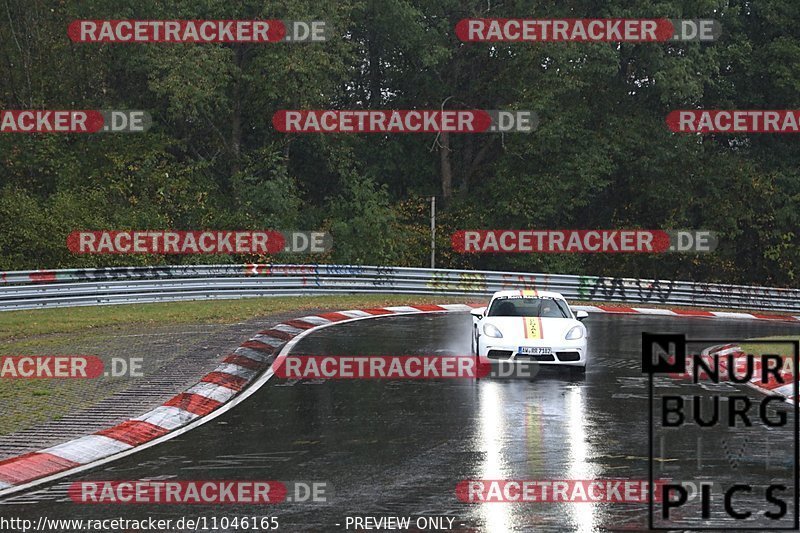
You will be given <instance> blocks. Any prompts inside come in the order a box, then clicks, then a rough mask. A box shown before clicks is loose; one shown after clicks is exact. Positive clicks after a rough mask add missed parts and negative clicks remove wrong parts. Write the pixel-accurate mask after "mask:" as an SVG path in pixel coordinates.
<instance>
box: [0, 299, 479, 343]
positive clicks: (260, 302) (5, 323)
mask: <svg viewBox="0 0 800 533" xmlns="http://www.w3.org/2000/svg"><path fill="white" fill-rule="evenodd" d="M468 300H472V301H474V300H475V298H471V299H468ZM451 301H452V302H458V301H467V300H465V299H463V298H454V297H442V296H414V295H371V294H366V295H341V296H340V295H331V296H308V297H277V298H248V299H243V300H211V301H209V300H205V301H193V302H168V303H153V304H132V305H110V306H101V307H97V306H92V307H71V308H57V309H56V308H54V309H37V310H32V311H7V312H3V313H0V349H3V350H5V349H6V348H7V347H8V346H7V344H8V343H10V342H14V341H20V340H22V339H25V338H28V337H34V336H41V335H52V334H61V333H70V334H75V333H80V332H91V331H92V330H93V329H96V328H108V327H112V328H113V327H114V326H125V327H127V326H130V325H142V326H147V325H148V324H150V325H165V324H175V325H178V324H193V323H220V324H222V323H233V322H237V321H241V320H247V319H249V318H253V317H257V316H262V315H266V314H272V313H283V312H288V311H295V310H298V311H302V310H304V309H320V308H324V309H333V310H339V309H342V310H344V309H353V308H359V307H380V306H386V305H403V304H409V303H447V302H451Z"/></svg>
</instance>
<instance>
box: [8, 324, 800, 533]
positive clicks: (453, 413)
mask: <svg viewBox="0 0 800 533" xmlns="http://www.w3.org/2000/svg"><path fill="white" fill-rule="evenodd" d="M586 323H587V325H588V328H589V332H590V339H589V347H590V350H591V352H590V354H591V355H590V357H591V358H590V366H589V370H588V371H587V374H586V376H585V378H575V377H571V376H570V375H569V373H567V372H564V371H561V370H559V369H544V370H542V371H541V372H540V373H539V374H538V375H537V376H536V377H535V378H533V379H529V380H513V381H511V380H506V381H498V380H490V379H482V380H479V381H474V380H443V381H427V382H422V381H352V380H349V381H336V382H322V381H319V382H287V381H285V380H279V379H277V378H273V379H272V380H270V381H269V382H268V383H267V384H266V385H264V387H263V388H262V389H261V390H259V391H258V392H257V393H256V394H255V395H254V396H252V397H251V398H249V399H248V400H247V401H246V402H244V403H243V404H242V405H240V406H238V407H236V408H235V409H233V410H232V411H230V412H228V413H226V414H225V415H223V416H221V417H219V418H217V419H216V420H213V421H211V422H209V423H208V424H206V425H203V426H201V427H200V428H198V429H196V430H194V431H191V432H189V433H188V434H185V435H183V436H181V437H178V438H176V439H173V440H172V441H170V442H167V443H164V444H162V445H159V446H156V447H154V448H151V449H148V450H144V451H142V452H140V453H137V454H134V455H133V456H130V457H127V458H124V459H121V460H120V461H118V462H114V463H111V464H108V465H105V466H102V467H99V468H97V469H95V470H93V471H90V472H88V473H84V474H81V475H78V476H76V477H74V478H68V479H66V480H63V481H61V482H59V483H58V484H56V485H54V486H52V487H49V488H47V489H44V490H42V489H39V490H37V491H34V492H32V493H28V494H24V495H21V496H17V497H14V498H13V499H11V500H10V501H6V502H4V504H3V505H0V516H6V517H23V518H31V519H34V520H36V519H37V518H38V517H39V516H40V515H46V516H48V517H50V518H90V517H97V518H103V517H118V516H121V517H126V518H138V519H141V518H146V517H148V516H152V517H154V518H173V519H176V518H180V517H181V516H189V517H196V516H206V517H211V516H216V517H222V516H228V517H233V516H237V515H238V516H245V515H246V516H277V517H278V518H279V521H280V525H281V527H280V530H282V531H343V530H344V524H345V518H346V517H347V516H355V515H371V516H389V515H395V516H412V517H416V516H419V515H431V516H447V517H451V518H454V519H455V521H454V524H453V525H454V528H455V529H456V530H461V531H516V530H519V531H531V530H536V531H542V530H552V531H569V530H574V531H594V530H603V529H612V528H613V529H625V530H639V529H643V528H645V527H646V524H647V507H646V505H640V504H622V503H615V504H592V503H580V504H560V503H538V504H523V503H509V504H506V503H492V504H467V503H462V502H460V501H458V499H457V498H456V496H455V487H456V484H457V483H458V481H460V480H462V479H564V478H566V479H592V478H633V479H647V472H648V460H647V453H648V436H647V435H648V433H647V422H648V411H647V409H648V402H647V388H646V386H647V379H646V376H645V375H643V374H642V373H641V353H640V344H641V333H642V331H651V332H683V333H686V334H687V335H688V336H689V337H690V338H691V337H694V338H747V337H755V336H765V335H779V334H794V335H795V336H796V335H798V331H800V328H798V327H797V326H793V325H791V324H786V323H768V322H764V321H759V322H755V321H722V320H706V319H675V318H660V317H652V316H650V317H646V316H638V317H634V316H624V315H623V316H613V315H592V316H591V317H590V318H589V319H588V320H587V322H586ZM470 324H471V318H470V317H469V315H466V314H432V315H421V316H420V315H418V316H406V317H402V316H401V317H392V318H379V319H372V320H364V321H358V322H354V323H349V324H342V325H339V326H334V327H330V328H326V329H323V330H321V331H319V332H317V333H314V334H312V335H310V336H308V337H306V338H305V339H303V340H302V341H301V342H300V344H298V346H297V348H296V350H295V352H294V353H299V354H341V355H353V354H395V355H400V354H404V355H405V354H431V353H436V354H459V355H460V354H467V353H469V347H470V346H469V343H470V339H469V332H470ZM657 384H659V388H658V389H657V390H658V391H661V392H663V391H665V390H671V391H673V392H675V391H682V392H683V393H685V394H694V393H696V392H697V391H698V389H697V387H696V386H694V385H689V384H686V383H684V382H678V381H673V380H669V379H666V378H660V379H657ZM687 387H690V388H687ZM737 391H738V392H740V393H741V392H743V393H745V394H747V395H748V396H749V397H751V398H753V399H760V398H761V396H760V395H759V394H758V393H755V392H748V391H747V389H744V388H733V387H730V386H727V388H726V389H725V391H724V392H725V393H731V392H737ZM793 423H794V418H793V417H792V416H791V413H790V416H789V424H790V425H789V426H787V427H785V428H777V429H776V430H773V431H769V432H767V431H766V430H765V429H764V428H762V427H759V428H755V430H753V429H752V428H751V429H750V430H748V433H747V434H744V433H736V434H734V435H728V436H727V437H726V439H725V442H724V443H723V444H722V448H721V447H720V446H719V443H718V444H717V445H716V446H710V447H709V446H708V445H707V444H706V445H705V447H704V448H703V449H702V459H703V460H702V465H703V466H702V468H703V470H702V472H701V474H702V475H703V476H706V478H707V479H715V480H718V481H720V482H722V483H723V484H725V483H731V482H733V481H734V480H740V479H742V478H746V479H747V480H748V481H750V482H752V483H754V484H757V483H759V482H761V483H766V482H768V481H770V480H776V479H788V481H789V482H791V472H792V468H793V461H792V456H791V454H792V450H793V448H792V436H793V435H792V429H791V428H792V426H791V424H793ZM696 436H697V435H696V434H695V433H693V432H691V431H684V430H681V431H679V432H675V431H673V432H672V433H671V434H669V435H667V438H666V440H665V441H664V442H665V444H664V445H665V447H666V449H665V450H666V451H665V453H664V456H665V458H666V460H665V461H660V462H658V466H657V467H656V468H657V470H656V477H659V476H660V475H661V476H663V477H673V478H682V479H689V478H694V477H696V476H695V474H696V472H695V470H693V469H694V468H697V464H696V463H697V461H696V457H697V450H698V444H697V438H696ZM737 438H738V439H739V440H736V439H737ZM657 441H658V442H659V443H660V442H661V441H660V439H658V437H657ZM704 442H707V441H704ZM723 448H724V450H725V453H723V452H722V451H721V450H722V449H723ZM767 449H769V450H771V451H770V452H769V453H770V459H769V464H768V466H767V467H765V464H767V463H766V457H765V456H766V454H767V451H766V450H767ZM660 465H665V466H664V468H667V470H660V468H659V467H660ZM669 468H672V469H673V470H669ZM676 468H684V470H675V469H676ZM689 474H691V475H689ZM145 478H148V479H153V478H155V479H181V480H200V479H216V480H235V479H254V480H255V479H258V480H264V479H274V480H282V481H291V480H324V481H328V482H330V483H331V484H332V485H333V488H334V496H333V498H332V499H331V501H329V502H328V503H316V504H311V503H303V504H301V503H281V504H278V505H274V506H259V507H252V506H250V507H248V506H231V505H227V506H217V507H214V508H210V507H206V506H197V505H192V506H174V505H162V506H145V505H76V504H73V503H71V502H69V500H68V498H66V496H65V493H66V487H67V486H69V484H70V483H72V482H73V481H76V480H136V479H145ZM790 490H791V489H790ZM784 496H786V497H787V498H788V500H789V509H788V510H789V513H790V514H791V513H792V512H793V511H794V504H793V503H792V498H793V492H787V493H785V494H784ZM759 498H762V499H763V496H759ZM742 501H744V500H742ZM762 507H763V505H762ZM716 514H717V509H716V508H715V511H714V515H715V516H716ZM759 519H760V520H761V522H758V523H759V524H763V523H764V519H763V517H760V516H759ZM336 524H341V527H337V526H336ZM732 525H733V526H734V527H736V524H732ZM739 525H744V524H739ZM220 531H225V530H220ZM231 531H233V530H231Z"/></svg>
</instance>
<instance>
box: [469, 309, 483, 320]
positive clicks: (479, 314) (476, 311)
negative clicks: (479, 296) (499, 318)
mask: <svg viewBox="0 0 800 533" xmlns="http://www.w3.org/2000/svg"><path fill="white" fill-rule="evenodd" d="M485 312H486V308H485V307H477V308H475V309H473V310H472V311H470V312H469V314H471V315H472V316H474V317H475V318H477V319H478V320H480V319H482V318H483V314H484V313H485Z"/></svg>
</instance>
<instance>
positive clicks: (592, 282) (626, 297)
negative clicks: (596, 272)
mask: <svg viewBox="0 0 800 533" xmlns="http://www.w3.org/2000/svg"><path fill="white" fill-rule="evenodd" d="M674 289H675V282H674V281H661V280H650V279H648V280H645V279H629V278H605V277H597V276H580V277H579V280H578V298H581V299H585V300H595V299H598V300H602V299H607V300H617V301H618V300H622V301H631V302H637V303H667V302H669V298H670V295H671V294H672V291H673V290H674Z"/></svg>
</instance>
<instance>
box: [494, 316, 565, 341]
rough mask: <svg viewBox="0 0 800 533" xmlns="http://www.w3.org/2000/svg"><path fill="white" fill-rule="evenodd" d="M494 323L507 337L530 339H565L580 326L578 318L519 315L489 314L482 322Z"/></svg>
mask: <svg viewBox="0 0 800 533" xmlns="http://www.w3.org/2000/svg"><path fill="white" fill-rule="evenodd" d="M483 324H492V325H493V326H495V327H496V328H497V329H499V330H500V333H502V334H503V338H505V339H509V338H510V339H529V340H537V339H540V340H564V337H565V336H566V335H567V332H568V331H569V330H571V329H572V328H574V327H575V326H580V325H581V323H580V322H579V321H578V320H574V319H572V318H536V317H519V316H489V317H485V318H484V319H483V321H482V323H481V327H483Z"/></svg>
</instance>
